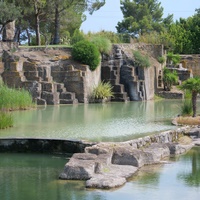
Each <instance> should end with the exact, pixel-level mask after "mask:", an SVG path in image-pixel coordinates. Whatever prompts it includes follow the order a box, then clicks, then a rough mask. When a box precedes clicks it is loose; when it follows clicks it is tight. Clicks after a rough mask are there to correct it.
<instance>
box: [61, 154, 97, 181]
mask: <svg viewBox="0 0 200 200" xmlns="http://www.w3.org/2000/svg"><path fill="white" fill-rule="evenodd" d="M96 158H97V156H96V155H95V154H87V153H76V154H74V155H73V156H72V158H71V159H70V161H69V162H68V163H67V164H66V165H65V167H64V171H63V172H62V173H61V174H60V176H59V178H60V179H66V180H67V179H68V180H88V179H90V178H91V177H92V176H93V175H94V169H95V159H96Z"/></svg>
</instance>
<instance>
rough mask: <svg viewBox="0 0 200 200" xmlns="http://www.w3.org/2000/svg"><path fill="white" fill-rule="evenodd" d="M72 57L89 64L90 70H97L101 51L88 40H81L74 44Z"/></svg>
mask: <svg viewBox="0 0 200 200" xmlns="http://www.w3.org/2000/svg"><path fill="white" fill-rule="evenodd" d="M72 57H73V58H74V60H77V61H79V62H82V63H83V64H86V65H89V66H90V70H95V69H96V68H97V66H98V65H99V63H100V53H99V51H98V49H97V47H96V46H95V45H94V44H92V43H91V42H89V41H87V40H83V41H80V42H78V43H76V44H75V45H74V46H73V49H72Z"/></svg>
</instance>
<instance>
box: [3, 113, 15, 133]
mask: <svg viewBox="0 0 200 200" xmlns="http://www.w3.org/2000/svg"><path fill="white" fill-rule="evenodd" d="M11 126H13V117H12V115H11V113H6V112H0V129H4V128H8V127H11Z"/></svg>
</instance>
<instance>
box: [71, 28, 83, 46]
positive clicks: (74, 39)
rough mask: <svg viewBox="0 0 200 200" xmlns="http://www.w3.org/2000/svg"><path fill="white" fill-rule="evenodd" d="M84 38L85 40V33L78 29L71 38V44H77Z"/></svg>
mask: <svg viewBox="0 0 200 200" xmlns="http://www.w3.org/2000/svg"><path fill="white" fill-rule="evenodd" d="M82 40H85V36H84V33H83V32H81V31H79V30H78V29H76V30H75V31H74V34H73V35H72V38H71V45H75V44H76V43H78V42H80V41H82Z"/></svg>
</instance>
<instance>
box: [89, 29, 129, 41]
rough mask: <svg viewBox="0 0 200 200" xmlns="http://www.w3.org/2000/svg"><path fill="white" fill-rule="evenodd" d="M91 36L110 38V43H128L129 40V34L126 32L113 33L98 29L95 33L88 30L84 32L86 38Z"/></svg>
mask: <svg viewBox="0 0 200 200" xmlns="http://www.w3.org/2000/svg"><path fill="white" fill-rule="evenodd" d="M93 37H103V38H107V39H108V40H110V42H111V43H127V41H128V43H129V42H130V36H129V35H127V34H119V33H114V32H112V31H104V30H102V31H99V32H96V33H92V32H90V31H89V32H88V33H87V34H86V38H88V39H89V40H90V38H93Z"/></svg>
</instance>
